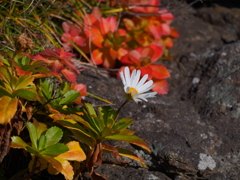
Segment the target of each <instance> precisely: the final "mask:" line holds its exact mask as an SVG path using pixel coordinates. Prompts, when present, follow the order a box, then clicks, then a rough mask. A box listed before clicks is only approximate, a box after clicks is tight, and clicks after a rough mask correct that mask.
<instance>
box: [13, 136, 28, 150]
mask: <svg viewBox="0 0 240 180" xmlns="http://www.w3.org/2000/svg"><path fill="white" fill-rule="evenodd" d="M11 139H12V143H11V147H12V148H21V149H25V150H27V149H26V146H28V145H27V143H25V142H24V141H23V140H22V138H21V137H19V136H12V137H11Z"/></svg>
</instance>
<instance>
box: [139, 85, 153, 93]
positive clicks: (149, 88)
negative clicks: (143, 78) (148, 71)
mask: <svg viewBox="0 0 240 180" xmlns="http://www.w3.org/2000/svg"><path fill="white" fill-rule="evenodd" d="M153 87H155V85H154V86H150V87H148V88H146V89H145V90H144V91H141V92H140V93H145V92H147V91H150V90H151V89H152V88H153Z"/></svg>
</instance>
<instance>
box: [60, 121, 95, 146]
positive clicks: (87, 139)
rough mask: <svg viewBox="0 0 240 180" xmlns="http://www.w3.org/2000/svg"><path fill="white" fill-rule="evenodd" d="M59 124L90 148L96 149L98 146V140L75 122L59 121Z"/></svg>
mask: <svg viewBox="0 0 240 180" xmlns="http://www.w3.org/2000/svg"><path fill="white" fill-rule="evenodd" d="M56 122H57V123H59V124H61V125H62V126H64V127H65V128H68V129H69V130H70V131H71V132H72V133H73V134H74V135H75V136H76V138H77V139H78V140H80V141H82V142H83V143H85V144H87V145H88V146H90V147H94V145H95V144H96V139H95V138H94V137H93V136H91V135H90V134H89V132H88V131H87V130H86V129H84V128H83V127H82V126H80V125H79V124H78V123H77V122H76V121H74V120H70V119H69V120H58V121H56Z"/></svg>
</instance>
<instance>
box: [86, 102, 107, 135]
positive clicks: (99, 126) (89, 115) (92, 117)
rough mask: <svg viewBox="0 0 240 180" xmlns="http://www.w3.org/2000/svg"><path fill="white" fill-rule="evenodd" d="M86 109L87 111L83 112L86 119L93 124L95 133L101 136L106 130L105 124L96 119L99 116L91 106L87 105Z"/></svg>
mask: <svg viewBox="0 0 240 180" xmlns="http://www.w3.org/2000/svg"><path fill="white" fill-rule="evenodd" d="M85 108H86V110H87V111H84V112H83V113H84V119H85V120H86V121H88V123H89V124H91V126H92V127H93V128H94V129H95V131H97V132H98V133H99V134H100V133H101V131H102V130H103V128H104V126H103V122H101V121H99V119H97V118H96V117H97V114H96V112H95V110H94V108H93V106H92V105H91V104H89V103H85Z"/></svg>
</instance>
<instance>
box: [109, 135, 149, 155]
mask: <svg viewBox="0 0 240 180" xmlns="http://www.w3.org/2000/svg"><path fill="white" fill-rule="evenodd" d="M105 139H112V140H118V141H125V142H129V143H131V144H135V145H137V146H140V147H141V148H143V149H146V150H147V151H149V152H150V149H149V147H148V145H147V143H146V142H144V141H143V140H142V139H141V138H139V137H137V136H133V135H132V136H130V135H113V136H106V137H105Z"/></svg>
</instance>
